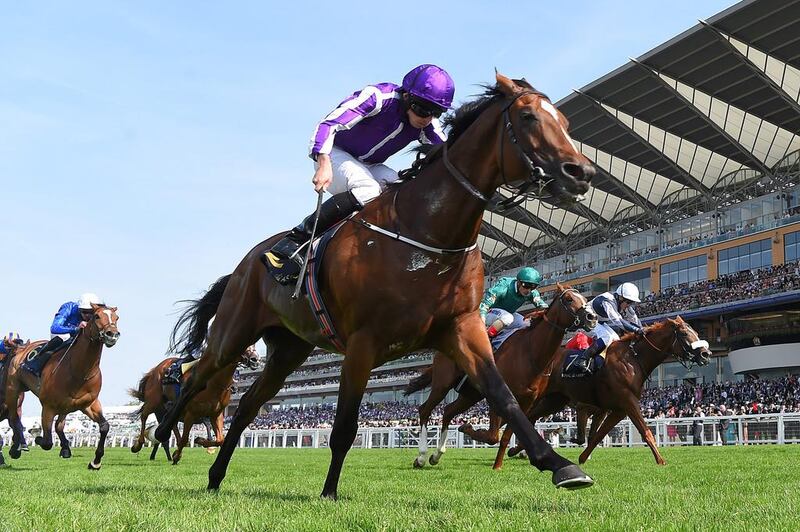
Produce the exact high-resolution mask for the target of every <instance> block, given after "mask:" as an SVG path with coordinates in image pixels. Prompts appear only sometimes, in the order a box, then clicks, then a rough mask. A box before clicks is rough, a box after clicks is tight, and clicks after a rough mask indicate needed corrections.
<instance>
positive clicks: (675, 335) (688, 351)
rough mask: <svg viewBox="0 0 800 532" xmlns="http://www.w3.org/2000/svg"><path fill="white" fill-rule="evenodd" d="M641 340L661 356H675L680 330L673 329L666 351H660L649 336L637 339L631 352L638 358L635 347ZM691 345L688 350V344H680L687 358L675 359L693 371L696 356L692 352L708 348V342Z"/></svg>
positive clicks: (645, 335) (701, 341)
mask: <svg viewBox="0 0 800 532" xmlns="http://www.w3.org/2000/svg"><path fill="white" fill-rule="evenodd" d="M641 340H644V341H646V342H647V343H648V344H650V347H652V348H653V349H654V350H655V351H656V353H659V354H662V355H663V354H670V353H672V354H674V353H675V342H677V341H678V330H677V329H673V330H672V342H671V343H670V344H669V346H668V347H667V348H665V349H659V348H658V347H656V345H655V344H654V343H653V342H652V341H651V340H650V339H649V338H648V337H647V334H644V335H643V336H642V337H641V338H639V339H637V340H636V341H634V342H631V351H633V354H634V355H636V356H637V357H638V356H639V353H637V352H636V349H634V345H635V344H636V343H638V342H639V341H641ZM695 344H698V345H697V347H694V346H695ZM691 345H692V347H691V348H689V349H687V348H686V343H685V342H681V343H680V346H681V352H682V353H683V354H684V355H685V356H686V358H683V357H677V356H676V357H675V358H677V359H678V362H680V363H681V365H682V366H683V367H685V368H686V369H692V367H693V366H694V357H695V354H694V352H693V351H692V349H699V348H701V347H706V348H708V342H706V341H705V340H698V341H697V342H692V344H691Z"/></svg>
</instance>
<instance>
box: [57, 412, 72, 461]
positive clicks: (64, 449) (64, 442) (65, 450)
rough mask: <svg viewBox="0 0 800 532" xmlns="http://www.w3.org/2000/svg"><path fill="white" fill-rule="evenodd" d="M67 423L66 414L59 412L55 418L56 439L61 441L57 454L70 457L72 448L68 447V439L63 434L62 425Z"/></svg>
mask: <svg viewBox="0 0 800 532" xmlns="http://www.w3.org/2000/svg"><path fill="white" fill-rule="evenodd" d="M66 424H67V415H66V414H59V416H58V417H57V418H56V434H58V441H59V442H60V443H61V452H60V453H58V456H60V457H61V458H72V450H71V449H70V448H69V439H67V435H66V434H64V425H66Z"/></svg>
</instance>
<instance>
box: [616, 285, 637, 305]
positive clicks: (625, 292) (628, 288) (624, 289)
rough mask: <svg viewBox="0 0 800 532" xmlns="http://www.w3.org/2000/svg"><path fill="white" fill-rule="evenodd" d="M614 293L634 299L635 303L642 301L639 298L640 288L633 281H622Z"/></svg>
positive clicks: (629, 299)
mask: <svg viewBox="0 0 800 532" xmlns="http://www.w3.org/2000/svg"><path fill="white" fill-rule="evenodd" d="M614 293H615V294H617V295H619V296H622V298H623V299H627V300H628V301H633V302H634V303H641V300H640V299H639V289H638V288H637V287H636V285H635V284H633V283H622V284H621V285H619V286H618V287H617V289H616V290H614Z"/></svg>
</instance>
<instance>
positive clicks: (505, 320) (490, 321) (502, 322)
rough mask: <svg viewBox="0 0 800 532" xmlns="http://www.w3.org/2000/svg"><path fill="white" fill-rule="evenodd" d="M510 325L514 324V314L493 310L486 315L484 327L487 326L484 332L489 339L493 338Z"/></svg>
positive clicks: (498, 309)
mask: <svg viewBox="0 0 800 532" xmlns="http://www.w3.org/2000/svg"><path fill="white" fill-rule="evenodd" d="M521 317H522V316H520V318H521ZM512 323H514V314H511V313H510V312H508V311H507V310H503V309H501V308H495V309H492V310H490V311H489V313H488V314H486V325H487V326H488V328H487V329H486V332H487V334H488V335H489V338H494V337H495V336H497V335H498V334H499V333H500V331H502V330H503V329H505V328H506V327H508V326H509V325H511V324H512Z"/></svg>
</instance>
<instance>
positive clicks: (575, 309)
mask: <svg viewBox="0 0 800 532" xmlns="http://www.w3.org/2000/svg"><path fill="white" fill-rule="evenodd" d="M556 287H557V291H556V295H555V297H554V298H553V302H552V303H550V309H549V310H548V313H549V312H554V313H555V319H553V320H552V321H553V322H554V323H555V324H557V325H558V326H559V327H563V328H564V329H570V328H582V329H586V330H590V329H594V327H595V325H597V315H596V314H595V313H594V311H593V310H592V307H590V306H589V302H588V301H586V298H585V297H583V296H582V295H581V293H580V292H578V291H577V290H575V289H574V288H572V287H570V286H564V285H562V284H561V283H557V284H556Z"/></svg>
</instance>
